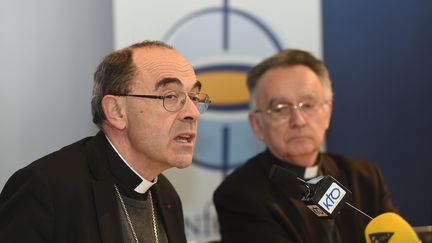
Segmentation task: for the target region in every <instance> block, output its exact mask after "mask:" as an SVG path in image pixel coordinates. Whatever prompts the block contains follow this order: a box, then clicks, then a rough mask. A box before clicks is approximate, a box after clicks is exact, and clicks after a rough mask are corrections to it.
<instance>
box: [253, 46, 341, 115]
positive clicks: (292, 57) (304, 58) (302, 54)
mask: <svg viewBox="0 0 432 243" xmlns="http://www.w3.org/2000/svg"><path fill="white" fill-rule="evenodd" d="M296 65H304V66H306V67H308V68H310V69H311V70H312V71H313V72H314V73H315V74H316V75H317V76H318V78H319V79H320V81H321V84H322V86H323V87H324V95H325V98H326V99H327V100H330V101H331V100H332V99H333V89H332V82H331V80H330V75H329V72H328V70H327V67H326V66H325V64H324V62H323V61H321V60H320V59H318V58H316V57H314V56H313V55H312V54H310V53H309V52H306V51H302V50H295V49H287V50H283V51H281V52H278V53H276V54H275V55H273V56H271V57H269V58H266V59H264V60H263V61H262V62H260V63H258V64H257V65H255V66H254V67H252V68H251V69H250V70H249V72H248V75H247V80H246V81H247V87H248V89H249V93H250V96H251V97H250V109H251V110H254V109H256V106H257V104H256V94H255V88H256V85H257V83H258V81H259V79H260V78H261V76H262V75H264V73H265V72H267V71H268V70H270V69H273V68H277V67H290V66H296Z"/></svg>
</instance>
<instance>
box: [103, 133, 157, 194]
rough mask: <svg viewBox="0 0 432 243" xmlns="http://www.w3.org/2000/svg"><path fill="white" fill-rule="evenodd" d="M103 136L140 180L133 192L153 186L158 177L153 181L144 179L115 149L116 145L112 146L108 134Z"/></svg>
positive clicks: (143, 191)
mask: <svg viewBox="0 0 432 243" xmlns="http://www.w3.org/2000/svg"><path fill="white" fill-rule="evenodd" d="M105 137H106V138H107V140H108V142H109V144H111V147H112V148H113V149H114V151H115V152H116V153H117V155H118V156H119V157H120V158H121V159H122V161H123V162H124V163H125V164H126V165H127V166H128V167H129V169H131V171H133V172H134V173H135V174H136V175H137V176H138V177H139V178H140V179H141V180H142V182H141V183H139V184H138V186H136V187H135V188H134V191H135V192H138V193H141V194H143V193H146V192H147V190H148V189H149V188H150V187H151V186H153V185H154V184H156V182H157V180H158V178H157V177H156V178H155V179H154V180H153V181H148V180H147V179H145V178H144V177H142V176H141V175H140V174H138V173H137V172H136V171H135V170H134V168H132V167H131V166H130V165H129V163H128V162H127V161H126V160H125V159H124V158H123V156H122V155H121V154H120V153H119V152H118V151H117V149H116V147H115V146H114V144H112V143H111V140H110V139H109V138H108V136H107V135H106V134H105Z"/></svg>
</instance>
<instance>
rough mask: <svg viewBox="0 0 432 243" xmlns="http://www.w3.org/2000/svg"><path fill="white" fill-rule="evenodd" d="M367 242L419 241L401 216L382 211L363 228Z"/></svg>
mask: <svg viewBox="0 0 432 243" xmlns="http://www.w3.org/2000/svg"><path fill="white" fill-rule="evenodd" d="M365 238H366V242H367V243H403V242H406V243H415V242H421V241H420V239H419V238H418V236H417V233H416V232H415V231H414V229H413V228H412V227H411V226H410V225H409V224H408V222H406V221H405V220H404V219H403V218H402V217H401V216H399V215H397V214H395V213H383V214H380V215H378V216H377V217H375V218H374V219H372V221H370V222H369V224H368V225H367V226H366V229H365Z"/></svg>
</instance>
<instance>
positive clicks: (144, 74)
mask: <svg viewBox="0 0 432 243" xmlns="http://www.w3.org/2000/svg"><path fill="white" fill-rule="evenodd" d="M133 61H134V64H135V66H136V68H137V75H136V78H135V82H134V84H133V85H138V86H143V87H146V88H147V89H153V90H156V89H158V88H160V87H163V86H165V85H175V86H181V87H183V88H184V89H191V88H192V87H194V85H195V84H196V82H197V78H196V75H195V71H194V69H193V67H192V65H191V64H190V63H189V62H188V61H186V59H184V58H183V57H182V56H181V55H180V54H178V53H177V52H176V51H174V50H171V49H168V48H162V47H146V48H138V49H135V50H134V51H133ZM167 79H169V80H177V81H176V82H166V80H167ZM164 80H165V81H164ZM161 81H162V82H161Z"/></svg>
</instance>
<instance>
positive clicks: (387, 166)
mask: <svg viewBox="0 0 432 243" xmlns="http://www.w3.org/2000/svg"><path fill="white" fill-rule="evenodd" d="M431 25H432V1H427V0H411V1H403V0H399V1H395V0H381V1H372V0H367V1H323V33H324V59H325V61H326V63H327V65H328V67H329V69H330V75H331V77H332V80H333V83H334V90H335V102H334V114H333V120H332V125H331V129H330V130H329V133H328V141H327V143H328V148H327V149H328V150H329V151H333V152H339V153H345V154H350V155H354V156H357V157H361V158H364V159H368V160H371V161H373V162H375V163H376V164H377V165H378V166H379V167H380V168H381V170H382V172H383V174H384V177H385V179H386V181H387V183H388V185H389V187H390V190H391V193H392V197H393V199H394V202H395V204H396V206H397V207H398V208H399V209H400V211H401V214H402V216H403V217H404V218H405V219H407V220H408V221H409V222H410V224H411V225H413V226H417V225H430V224H432V179H431V178H432V161H430V158H431V152H430V151H431V150H432V149H431V145H432V141H431V140H432V95H431V91H432V74H431V70H432V46H431V45H432V26H431Z"/></svg>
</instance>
